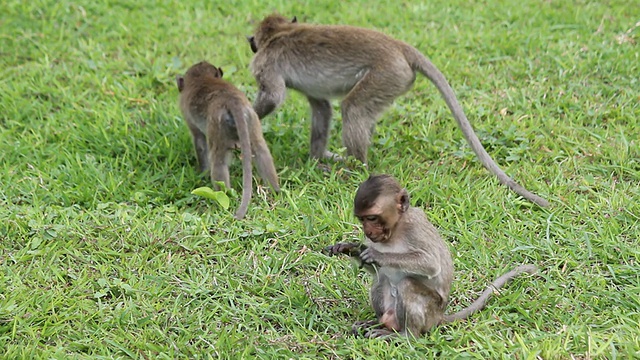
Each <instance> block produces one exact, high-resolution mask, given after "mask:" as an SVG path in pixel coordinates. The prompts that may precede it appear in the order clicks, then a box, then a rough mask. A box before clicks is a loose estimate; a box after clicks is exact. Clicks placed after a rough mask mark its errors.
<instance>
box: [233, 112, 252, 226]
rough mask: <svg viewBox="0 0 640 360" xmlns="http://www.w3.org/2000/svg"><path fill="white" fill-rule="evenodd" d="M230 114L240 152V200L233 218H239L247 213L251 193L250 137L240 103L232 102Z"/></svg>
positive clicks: (245, 116)
mask: <svg viewBox="0 0 640 360" xmlns="http://www.w3.org/2000/svg"><path fill="white" fill-rule="evenodd" d="M229 111H230V112H231V116H233V119H234V120H235V122H236V128H237V130H238V139H239V140H240V151H241V152H242V201H241V202H240V206H239V207H238V210H237V211H236V214H235V218H236V219H238V220H241V219H243V218H244V216H245V215H246V214H247V209H248V208H249V202H250V201H251V194H252V193H253V186H252V185H253V184H252V173H251V170H252V169H251V140H250V139H251V138H250V137H249V126H248V125H247V116H248V114H246V113H245V111H244V109H243V107H242V106H241V105H237V104H232V105H231V106H230V108H229Z"/></svg>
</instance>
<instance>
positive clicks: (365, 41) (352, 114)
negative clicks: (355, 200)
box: [248, 14, 549, 207]
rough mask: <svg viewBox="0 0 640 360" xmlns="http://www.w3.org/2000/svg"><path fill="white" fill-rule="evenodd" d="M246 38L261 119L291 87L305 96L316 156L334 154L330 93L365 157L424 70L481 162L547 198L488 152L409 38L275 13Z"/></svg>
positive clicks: (353, 147)
mask: <svg viewBox="0 0 640 360" xmlns="http://www.w3.org/2000/svg"><path fill="white" fill-rule="evenodd" d="M248 40H249V43H250V46H251V50H253V52H254V53H255V56H254V58H253V60H252V61H251V71H252V73H253V76H254V77H255V78H256V80H257V82H258V85H259V91H258V94H257V96H256V99H255V101H254V104H253V108H254V109H255V111H256V113H257V114H258V116H259V117H260V118H261V119H262V118H263V117H265V116H267V115H268V114H269V113H271V112H272V111H273V110H274V109H276V108H277V107H278V106H280V105H281V104H282V103H283V102H284V99H285V95H286V89H287V88H291V89H295V90H297V91H299V92H301V93H303V94H304V95H306V97H307V99H308V101H309V105H310V106H311V149H310V154H311V157H313V158H322V157H336V155H334V154H333V153H331V152H329V151H327V140H328V136H329V127H330V123H331V104H330V103H329V100H330V99H333V98H343V100H342V103H341V111H342V122H343V123H342V129H343V130H342V144H343V145H344V146H345V147H346V148H347V153H348V154H349V155H352V156H354V157H355V158H356V159H358V160H360V161H362V162H363V163H365V164H366V162H367V151H368V148H369V145H370V143H371V137H372V135H373V132H374V130H375V125H376V122H377V120H378V118H379V117H380V115H381V114H382V112H383V111H384V110H385V109H386V108H387V107H388V106H389V105H391V103H392V102H393V101H394V99H395V98H397V97H398V96H400V95H402V94H404V93H405V92H407V91H408V90H409V89H410V88H411V86H412V85H413V82H414V81H415V78H416V72H420V73H421V74H423V75H424V76H426V77H427V78H428V79H429V80H431V82H433V84H434V85H435V86H436V87H437V88H438V90H439V91H440V93H441V95H442V97H443V98H444V100H445V102H446V103H447V105H448V106H449V109H450V110H451V112H452V114H453V117H454V118H455V119H456V121H457V122H458V125H459V126H460V129H461V130H462V133H463V135H464V137H465V138H466V140H467V142H468V143H469V145H470V146H471V148H472V149H473V151H474V152H475V153H476V155H477V156H478V159H479V160H480V162H481V163H482V164H483V165H484V166H485V167H486V168H487V169H488V170H489V171H491V172H492V173H494V174H495V175H496V176H497V177H498V179H499V181H500V182H501V183H502V184H505V185H507V186H508V187H509V188H510V189H511V190H513V191H515V192H516V193H517V194H519V195H521V196H523V197H524V198H526V199H527V200H529V201H532V202H534V203H536V204H538V205H540V206H543V207H546V206H548V205H549V202H548V201H547V200H545V199H543V198H541V197H540V196H538V195H535V194H533V193H531V192H530V191H528V190H527V189H525V188H524V187H523V186H521V185H520V184H518V183H517V182H515V181H514V180H513V179H511V178H510V177H509V176H508V175H507V174H506V173H505V172H504V171H503V170H502V169H501V168H500V167H499V166H498V165H497V164H496V163H495V161H493V159H491V156H490V155H489V154H488V153H487V151H486V150H485V148H484V147H483V146H482V143H480V140H479V139H478V137H477V136H476V134H475V133H474V131H473V127H472V126H471V124H470V123H469V120H467V117H466V115H465V114H464V111H463V110H462V107H461V106H460V103H459V102H458V100H457V98H456V96H455V94H454V92H453V89H452V88H451V86H450V85H449V83H448V82H447V80H446V79H445V77H444V75H443V74H442V73H441V72H440V70H438V68H436V67H435V65H433V64H432V63H431V62H430V61H429V60H428V59H427V58H426V57H425V56H424V55H423V54H422V53H420V51H418V50H417V49H416V48H414V47H412V46H411V45H409V44H407V43H404V42H402V41H399V40H396V39H394V38H392V37H390V36H387V35H385V34H383V33H380V32H378V31H374V30H369V29H363V28H358V27H353V26H342V25H311V24H299V23H298V22H297V21H296V19H295V18H294V19H293V21H289V20H287V19H285V18H284V17H282V16H280V15H275V14H274V15H270V16H268V17H266V18H265V19H263V20H262V22H261V23H260V24H259V25H258V26H257V28H256V31H255V34H254V35H253V36H250V37H248Z"/></svg>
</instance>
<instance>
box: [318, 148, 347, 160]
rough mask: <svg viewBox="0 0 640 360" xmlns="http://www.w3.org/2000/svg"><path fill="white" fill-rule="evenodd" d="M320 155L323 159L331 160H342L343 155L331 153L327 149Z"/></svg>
mask: <svg viewBox="0 0 640 360" xmlns="http://www.w3.org/2000/svg"><path fill="white" fill-rule="evenodd" d="M322 157H323V158H325V159H329V160H333V161H344V157H342V156H340V155H338V154H336V153H332V152H331V151H329V150H325V151H324V153H322Z"/></svg>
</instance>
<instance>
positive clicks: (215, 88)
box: [176, 61, 280, 219]
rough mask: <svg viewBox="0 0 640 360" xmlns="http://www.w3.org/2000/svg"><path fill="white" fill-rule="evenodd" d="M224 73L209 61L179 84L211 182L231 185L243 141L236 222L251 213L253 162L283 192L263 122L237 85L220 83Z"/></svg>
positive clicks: (199, 155)
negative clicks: (231, 167) (237, 151)
mask: <svg viewBox="0 0 640 360" xmlns="http://www.w3.org/2000/svg"><path fill="white" fill-rule="evenodd" d="M222 74H223V73H222V69H221V68H216V67H215V66H213V65H211V64H210V63H208V62H206V61H202V62H199V63H197V64H195V65H193V66H191V67H190V68H189V70H187V72H186V73H185V74H184V76H180V75H178V76H177V77H176V82H177V85H178V90H179V91H180V110H181V111H182V114H183V116H184V120H185V122H186V123H187V126H188V127H189V131H191V136H192V137H193V144H194V147H195V149H196V156H197V158H198V165H199V168H200V171H203V172H204V171H210V175H211V181H212V182H214V187H217V186H216V184H215V182H216V181H222V182H224V184H225V185H226V186H227V187H231V183H230V180H229V162H230V160H231V150H232V149H234V148H235V147H236V144H237V142H238V141H239V142H240V150H241V151H242V201H241V203H240V207H238V210H237V211H236V214H235V217H236V219H242V218H244V216H245V215H246V213H247V208H248V206H249V201H250V200H251V193H252V183H251V158H252V156H251V155H252V153H253V155H255V163H256V167H257V168H258V172H259V173H260V176H262V178H263V179H265V180H266V181H268V182H269V184H270V185H271V187H272V188H273V189H274V190H275V191H279V190H280V186H279V185H278V175H277V174H276V169H275V167H274V165H273V158H272V157H271V152H270V151H269V147H267V143H266V142H265V141H264V138H263V136H262V127H261V126H260V120H259V119H258V116H257V115H256V113H255V112H254V111H253V108H252V107H251V103H250V102H249V100H247V98H246V97H245V95H244V94H243V93H242V92H241V91H240V90H238V89H237V88H236V87H235V86H233V85H231V84H230V83H228V82H226V81H224V80H222Z"/></svg>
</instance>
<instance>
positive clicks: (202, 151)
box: [187, 123, 209, 172]
mask: <svg viewBox="0 0 640 360" xmlns="http://www.w3.org/2000/svg"><path fill="white" fill-rule="evenodd" d="M187 125H188V126H189V131H190V132H191V137H192V138H193V147H194V148H195V150H196V158H197V159H198V170H200V172H205V171H207V170H209V149H208V147H207V137H206V136H205V134H204V133H203V132H202V131H200V129H198V127H197V126H195V125H191V124H189V123H187Z"/></svg>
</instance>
